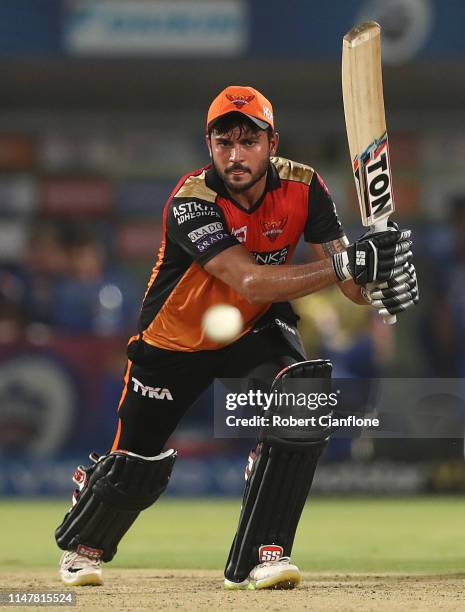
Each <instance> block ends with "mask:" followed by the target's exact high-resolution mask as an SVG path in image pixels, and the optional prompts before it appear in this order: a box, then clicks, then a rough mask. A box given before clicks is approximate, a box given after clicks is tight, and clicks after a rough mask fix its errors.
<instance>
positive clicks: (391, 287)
mask: <svg viewBox="0 0 465 612" xmlns="http://www.w3.org/2000/svg"><path fill="white" fill-rule="evenodd" d="M361 291H362V295H363V296H364V298H365V299H366V301H367V302H368V303H369V304H370V305H371V306H373V307H374V308H376V309H377V310H378V312H379V314H380V315H381V316H382V317H385V316H387V315H393V314H397V313H399V312H403V311H404V310H407V309H408V308H410V307H411V306H416V305H417V304H418V301H419V299H420V297H419V292H418V283H417V275H416V271H415V266H414V265H413V264H412V263H406V264H404V266H403V270H402V272H401V273H400V274H397V275H396V276H394V277H393V278H391V279H390V280H388V281H387V282H385V283H382V284H380V285H375V286H373V287H370V288H367V287H362V290H361Z"/></svg>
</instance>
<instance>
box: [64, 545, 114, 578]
mask: <svg viewBox="0 0 465 612" xmlns="http://www.w3.org/2000/svg"><path fill="white" fill-rule="evenodd" d="M59 573H60V577H61V580H62V581H63V582H64V583H65V584H66V585H67V586H88V585H89V586H99V585H101V584H103V578H102V568H101V566H100V561H99V560H98V559H90V558H89V557H85V556H84V555H80V554H79V553H77V552H76V551H74V550H68V551H66V552H64V553H63V555H62V556H61V559H60V569H59Z"/></svg>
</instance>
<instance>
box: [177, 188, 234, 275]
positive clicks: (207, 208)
mask: <svg viewBox="0 0 465 612" xmlns="http://www.w3.org/2000/svg"><path fill="white" fill-rule="evenodd" d="M166 227H167V233H168V236H169V238H170V239H171V240H173V241H174V242H175V243H176V244H178V245H179V246H180V247H181V248H182V249H183V250H184V251H185V252H186V253H188V255H190V256H191V257H192V259H193V260H194V261H196V262H197V263H199V264H200V265H202V266H203V265H205V264H206V263H207V262H208V261H210V259H212V258H213V257H215V256H216V255H218V254H219V253H221V251H224V250H225V249H228V248H229V247H231V246H234V245H236V244H239V241H238V240H237V239H236V238H235V237H234V236H233V235H231V234H230V233H229V232H228V230H227V226H226V221H225V219H224V215H223V211H222V210H221V208H220V207H219V206H217V205H216V204H214V203H212V202H207V201H205V200H199V199H195V200H193V199H187V198H173V200H172V201H171V203H170V205H169V210H168V217H167V226H166Z"/></svg>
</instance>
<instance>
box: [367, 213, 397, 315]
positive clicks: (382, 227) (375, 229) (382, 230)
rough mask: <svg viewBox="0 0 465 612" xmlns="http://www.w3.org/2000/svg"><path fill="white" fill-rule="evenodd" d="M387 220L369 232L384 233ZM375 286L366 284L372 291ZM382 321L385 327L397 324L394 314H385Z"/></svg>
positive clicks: (372, 227)
mask: <svg viewBox="0 0 465 612" xmlns="http://www.w3.org/2000/svg"><path fill="white" fill-rule="evenodd" d="M387 223H388V220H387V219H384V220H383V221H380V222H379V223H376V224H375V225H372V226H371V231H372V232H373V233H374V232H385V231H386V230H387V228H388V224H387ZM375 285H376V283H369V284H368V288H369V289H372V288H373V287H374V286H375ZM383 321H384V323H385V324H386V325H394V324H395V323H397V317H396V315H395V314H389V313H388V314H385V315H384V316H383Z"/></svg>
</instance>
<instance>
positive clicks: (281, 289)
mask: <svg viewBox="0 0 465 612" xmlns="http://www.w3.org/2000/svg"><path fill="white" fill-rule="evenodd" d="M336 283H338V278H337V276H336V273H335V272H334V268H333V263H332V260H331V258H325V259H322V260H320V261H315V262H312V263H309V264H302V265H295V266H294V265H282V266H252V268H251V269H250V270H249V271H248V273H247V274H246V275H245V276H244V279H243V289H242V291H241V293H243V295H244V297H246V299H247V300H248V301H249V302H252V303H265V302H282V301H287V300H293V299H296V298H299V297H303V296H304V295H308V294H309V293H314V292H315V291H320V289H324V288H325V287H330V286H331V285H335V284H336Z"/></svg>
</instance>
